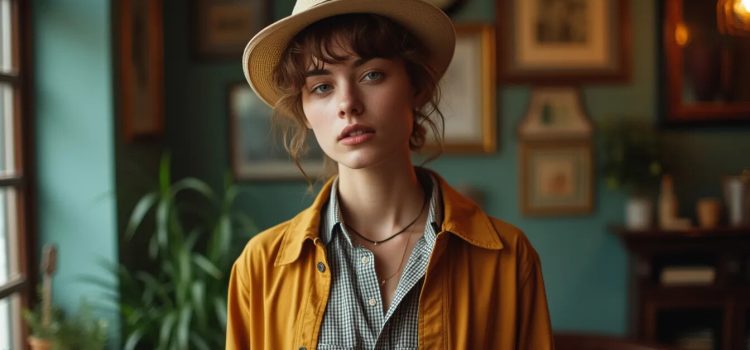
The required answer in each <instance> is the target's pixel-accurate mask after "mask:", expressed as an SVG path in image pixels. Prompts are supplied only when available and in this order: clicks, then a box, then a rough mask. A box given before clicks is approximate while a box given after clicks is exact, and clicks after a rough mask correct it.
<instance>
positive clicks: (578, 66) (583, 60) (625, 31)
mask: <svg viewBox="0 0 750 350" xmlns="http://www.w3.org/2000/svg"><path fill="white" fill-rule="evenodd" d="M496 11H497V13H496V18H497V19H498V23H500V25H499V28H500V29H499V33H501V34H499V35H498V36H497V40H498V43H497V47H498V51H499V52H500V54H499V55H498V79H499V81H501V82H509V83H545V84H558V83H562V84H570V83H575V84H579V83H583V82H588V83H620V82H625V81H627V80H628V79H629V77H630V69H631V67H630V66H631V58H630V56H631V33H630V15H629V11H628V0H496Z"/></svg>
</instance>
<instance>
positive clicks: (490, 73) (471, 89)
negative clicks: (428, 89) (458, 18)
mask: <svg viewBox="0 0 750 350" xmlns="http://www.w3.org/2000/svg"><path fill="white" fill-rule="evenodd" d="M456 34H457V36H456V52H455V55H454V56H453V60H452V61H451V64H450V66H448V70H447V71H446V73H445V75H444V76H443V79H442V80H441V82H440V90H441V100H440V105H439V106H438V108H439V109H440V111H441V112H442V113H443V117H444V118H445V132H444V134H445V135H444V136H445V140H444V141H445V143H444V145H443V146H444V148H443V150H444V151H445V152H446V153H492V152H495V150H496V148H497V131H496V129H497V126H496V125H497V123H496V119H497V115H496V113H495V108H496V106H495V104H496V102H495V100H496V99H495V90H496V89H495V80H494V78H493V77H494V71H495V30H494V26H492V25H489V24H457V25H456ZM428 141H429V142H428V143H427V145H426V148H427V149H428V150H430V149H435V148H436V147H437V144H435V142H434V137H433V135H432V133H430V135H429V136H428Z"/></svg>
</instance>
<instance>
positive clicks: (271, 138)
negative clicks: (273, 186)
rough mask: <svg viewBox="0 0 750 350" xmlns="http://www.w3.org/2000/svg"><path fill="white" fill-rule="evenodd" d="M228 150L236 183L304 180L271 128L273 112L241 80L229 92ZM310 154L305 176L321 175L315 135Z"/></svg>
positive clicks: (311, 142) (319, 153) (321, 160)
mask: <svg viewBox="0 0 750 350" xmlns="http://www.w3.org/2000/svg"><path fill="white" fill-rule="evenodd" d="M228 111H229V133H230V135H229V143H230V144H229V149H230V156H231V163H232V172H233V173H234V176H235V178H237V179H238V180H298V179H304V176H303V175H302V173H300V171H299V169H298V168H297V166H296V165H295V164H294V162H293V161H292V160H291V158H289V155H288V154H287V152H286V150H285V149H284V145H283V142H282V140H281V137H280V136H278V135H277V134H275V133H274V131H273V128H272V126H271V117H272V115H273V111H272V110H271V108H270V107H268V106H267V105H266V104H265V103H263V101H261V100H260V98H258V96H257V95H256V94H255V93H254V92H253V91H252V89H250V86H249V85H247V83H245V82H244V81H243V82H241V83H235V84H232V85H231V86H230V87H229V93H228ZM308 142H309V143H308V147H309V151H308V153H307V155H306V156H305V159H307V161H304V162H303V163H302V167H303V168H304V169H305V172H306V173H307V175H308V176H311V177H318V176H321V175H322V174H323V170H324V166H323V151H322V150H321V149H320V147H318V143H317V142H316V141H315V136H314V135H313V134H312V133H310V135H309V136H308Z"/></svg>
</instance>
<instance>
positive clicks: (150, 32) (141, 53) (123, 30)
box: [116, 0, 164, 142]
mask: <svg viewBox="0 0 750 350" xmlns="http://www.w3.org/2000/svg"><path fill="white" fill-rule="evenodd" d="M117 6H118V10H119V11H118V13H119V14H120V16H119V21H118V22H117V24H116V25H117V31H116V33H117V49H118V51H119V54H118V55H117V57H118V62H117V65H118V73H119V74H118V87H119V91H118V95H119V107H120V108H119V109H120V117H121V118H122V129H123V133H124V137H125V140H126V141H128V142H131V141H133V140H134V139H136V138H143V137H154V136H160V135H161V134H162V133H163V130H164V68H163V66H164V49H163V47H164V45H163V41H164V39H163V30H162V0H120V1H118V2H117Z"/></svg>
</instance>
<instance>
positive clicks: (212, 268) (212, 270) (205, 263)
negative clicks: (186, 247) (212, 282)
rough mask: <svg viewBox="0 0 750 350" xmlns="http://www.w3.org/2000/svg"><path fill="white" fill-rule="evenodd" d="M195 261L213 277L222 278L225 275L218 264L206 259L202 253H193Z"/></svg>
mask: <svg viewBox="0 0 750 350" xmlns="http://www.w3.org/2000/svg"><path fill="white" fill-rule="evenodd" d="M193 262H194V263H195V264H196V265H198V267H200V268H201V269H202V270H203V271H205V272H206V273H207V274H209V275H211V276H212V277H213V278H216V279H217V280H218V279H221V278H222V276H223V275H224V274H223V273H222V272H221V270H219V268H218V267H216V265H214V264H213V263H212V262H211V261H210V260H208V259H206V257H204V256H203V255H200V254H193Z"/></svg>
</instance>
